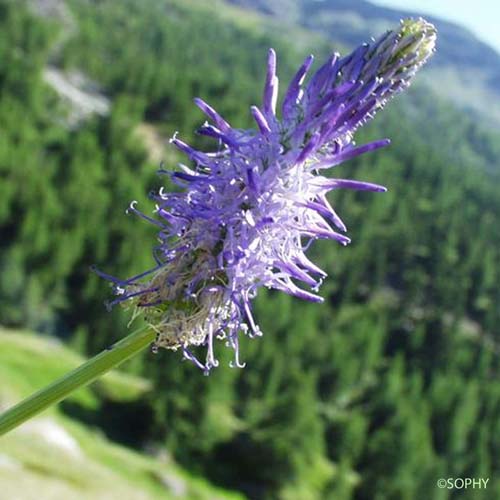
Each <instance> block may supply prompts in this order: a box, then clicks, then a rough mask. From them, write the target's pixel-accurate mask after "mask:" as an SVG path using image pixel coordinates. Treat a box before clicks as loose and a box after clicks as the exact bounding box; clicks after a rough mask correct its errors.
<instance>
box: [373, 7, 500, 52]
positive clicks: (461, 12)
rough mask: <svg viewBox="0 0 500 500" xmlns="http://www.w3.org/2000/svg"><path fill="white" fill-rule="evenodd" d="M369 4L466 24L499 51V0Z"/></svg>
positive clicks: (478, 36)
mask: <svg viewBox="0 0 500 500" xmlns="http://www.w3.org/2000/svg"><path fill="white" fill-rule="evenodd" d="M370 1H371V2H372V3H375V4H378V5H384V6H387V7H394V8H399V9H406V10H411V11H414V12H418V13H421V14H431V15H434V16H437V17H441V18H443V19H446V20H448V21H453V22H455V23H458V24H461V25H462V26H465V27H466V28H468V29H469V30H470V31H472V32H473V33H474V34H475V35H476V36H477V38H479V39H480V40H482V41H484V42H486V43H488V44H489V45H491V46H492V47H493V48H495V49H496V50H497V52H500V1H499V0H370Z"/></svg>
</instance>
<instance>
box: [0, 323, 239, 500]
mask: <svg viewBox="0 0 500 500" xmlns="http://www.w3.org/2000/svg"><path fill="white" fill-rule="evenodd" d="M82 361H83V360H82V358H80V357H79V356H78V355H76V354H75V353H74V352H72V351H70V350H69V349H68V348H66V347H64V346H63V345H62V344H59V343H57V342H56V341H54V340H53V339H50V338H43V337H41V336H37V335H33V334H31V333H26V332H15V331H7V330H3V329H0V381H1V384H0V407H1V408H2V409H5V408H6V407H7V406H9V405H11V404H13V403H14V402H16V401H18V400H19V399H21V398H22V397H24V396H27V395H29V394H30V393H32V392H33V391H35V390H37V389H38V388H40V387H42V386H44V385H45V384H47V383H49V382H50V381H52V380H53V379H54V378H56V377H58V376H60V375H62V374H63V373H65V372H66V371H67V370H69V369H71V368H73V367H75V366H76V365H78V364H79V363H81V362H82ZM149 389H150V387H149V383H148V382H147V381H146V380H144V379H141V378H138V377H133V376H130V375H126V374H123V373H120V372H113V373H109V374H108V375H107V376H105V377H103V379H102V380H101V381H99V382H97V383H95V384H93V385H91V386H90V387H88V388H84V389H81V390H80V391H78V392H77V393H75V394H74V395H73V396H72V401H73V402H75V403H78V404H79V405H81V406H84V407H86V408H93V407H96V406H97V405H98V403H99V398H100V397H103V395H106V397H107V398H108V399H112V400H114V401H126V400H134V399H136V398H138V397H139V396H140V395H142V394H144V392H145V391H148V390H149ZM131 432H133V429H131ZM89 498H92V499H93V500H101V499H102V500H104V499H105V500H114V499H120V500H149V499H170V498H189V499H200V500H201V499H213V500H215V499H238V498H242V497H241V496H239V495H237V494H231V493H228V492H225V491H223V490H220V489H217V488H215V487H213V486H211V485H210V484H209V483H208V482H207V481H205V480H204V479H203V478H197V477H194V476H193V475H190V474H188V473H187V472H186V471H184V470H183V469H182V468H180V467H179V466H177V465H176V464H175V463H174V462H173V461H172V460H171V459H170V458H169V456H168V453H166V452H165V453H163V454H157V456H155V457H153V456H149V455H145V454H141V453H138V452H137V451H134V450H132V449H128V448H125V447H123V446H120V445H117V444H116V443H113V442H111V441H109V440H108V439H107V438H106V437H105V436H104V435H103V433H102V432H100V431H99V430H97V429H91V428H89V427H87V426H86V425H84V424H82V423H80V422H77V421H75V420H73V419H71V418H69V417H68V416H65V415H64V414H63V413H62V412H61V411H60V410H58V409H57V408H52V409H50V410H48V411H46V412H45V413H43V414H42V415H40V416H38V417H37V418H35V419H33V420H31V421H29V422H27V423H25V424H24V425H22V426H21V427H19V428H18V429H16V430H15V431H12V432H11V433H9V434H7V435H6V436H4V437H2V438H0V500H32V499H33V500H35V499H36V500H61V499H64V500H83V499H85V500H87V499H89Z"/></svg>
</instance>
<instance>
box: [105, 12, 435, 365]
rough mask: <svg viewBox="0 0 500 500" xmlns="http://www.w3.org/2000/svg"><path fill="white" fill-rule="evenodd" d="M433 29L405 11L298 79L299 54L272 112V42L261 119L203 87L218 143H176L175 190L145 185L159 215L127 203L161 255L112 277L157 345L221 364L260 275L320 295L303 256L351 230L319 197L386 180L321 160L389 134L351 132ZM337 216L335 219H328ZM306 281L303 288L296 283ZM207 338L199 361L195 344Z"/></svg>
mask: <svg viewBox="0 0 500 500" xmlns="http://www.w3.org/2000/svg"><path fill="white" fill-rule="evenodd" d="M435 38H436V30H435V28H434V26H432V25H431V24H429V23H427V22H426V21H424V20H423V19H418V20H411V19H410V20H405V21H402V22H401V25H400V26H399V28H398V29H397V30H394V31H388V32H387V33H385V34H384V35H383V36H382V37H380V38H379V39H378V40H376V41H374V42H373V43H372V44H363V45H361V46H360V47H358V48H357V49H356V50H354V52H352V54H350V55H348V56H346V57H340V56H339V55H338V54H334V55H332V56H331V57H330V58H329V59H328V60H327V61H326V63H325V64H324V65H323V66H321V67H320V68H319V69H318V70H317V71H316V72H315V73H314V75H312V77H311V78H310V79H309V80H308V81H307V83H304V81H305V78H306V75H307V73H308V71H309V69H310V67H311V65H312V62H313V57H312V56H309V57H307V58H306V59H305V61H304V63H303V64H302V66H301V67H300V68H299V70H298V71H297V73H296V75H295V76H294V78H293V79H292V81H291V82H290V84H289V86H288V89H287V91H286V93H285V96H284V100H283V104H282V106H281V113H277V112H276V106H277V95H278V78H277V76H276V54H275V52H274V51H273V50H272V49H271V50H270V51H269V55H268V60H267V76H266V81H265V86H264V94H263V103H262V107H261V108H258V107H256V106H252V107H251V113H252V115H253V117H254V119H255V122H256V124H257V127H258V130H240V129H237V128H234V127H232V126H231V125H230V124H229V123H228V122H227V121H226V120H225V119H224V118H223V117H222V116H220V115H219V114H218V113H217V112H216V111H215V110H214V109H213V108H212V107H211V106H209V105H208V104H207V103H206V102H204V101H203V100H201V99H198V98H197V99H195V103H196V105H197V106H198V107H199V108H200V109H201V110H202V111H203V112H204V113H205V114H206V115H207V116H208V118H209V119H210V122H211V123H208V122H206V123H205V124H204V125H203V126H202V127H201V128H200V130H199V131H198V132H199V133H200V134H203V135H206V136H209V137H212V138H214V139H216V140H217V141H218V145H219V147H218V148H217V149H216V151H214V152H210V153H206V152H202V151H198V150H196V149H194V148H193V147H191V146H189V145H188V144H186V143H185V142H183V141H182V140H180V139H179V138H177V136H175V135H174V137H173V138H172V140H171V143H172V144H173V145H174V146H175V147H177V148H178V149H179V150H180V151H181V152H183V153H185V154H186V156H187V157H188V158H189V160H191V163H192V166H187V165H184V164H180V165H179V170H178V171H175V172H169V171H165V170H160V173H161V174H166V175H169V176H170V178H171V180H172V181H173V182H174V183H175V184H177V185H178V186H180V187H181V188H182V189H181V190H180V191H178V192H165V191H164V190H163V189H162V190H160V192H159V193H155V194H152V195H151V196H152V198H153V199H154V200H155V201H156V204H157V205H156V215H157V218H156V219H155V218H151V217H149V216H147V215H145V214H144V213H142V212H140V211H139V210H138V209H137V208H136V206H135V205H136V204H135V202H133V203H132V204H131V205H130V208H129V211H130V212H133V213H135V214H137V215H139V216H140V217H142V218H144V219H146V220H147V221H148V222H150V223H152V224H155V225H156V226H157V227H158V229H159V233H158V237H159V244H158V245H157V246H156V247H155V248H154V251H153V254H154V257H155V260H156V265H155V267H154V268H153V269H150V270H148V271H146V272H144V273H142V274H140V275H138V276H134V277H132V278H130V279H127V280H120V279H117V278H114V277H112V276H109V275H107V274H105V273H102V272H101V271H97V272H98V273H99V274H100V275H101V276H103V277H104V278H106V279H108V280H110V281H111V282H112V283H113V284H114V288H115V292H116V293H117V295H118V297H117V298H116V299H115V300H114V301H113V302H112V303H111V305H113V304H116V303H126V304H133V305H134V306H135V312H136V313H143V314H144V318H145V320H146V321H147V323H148V324H149V325H150V326H151V328H153V329H154V330H155V331H156V333H157V337H156V341H155V343H154V345H153V349H154V350H156V349H158V348H159V347H164V348H167V349H173V350H177V349H181V350H182V353H183V355H184V357H185V358H187V359H189V360H191V361H192V362H193V363H195V364H196V365H197V366H199V367H200V368H201V369H202V370H204V372H205V373H208V372H209V371H210V369H211V368H212V367H215V366H217V365H218V361H217V359H216V356H215V352H214V339H216V338H217V339H222V340H224V341H225V342H226V344H227V345H228V346H229V347H231V348H232V349H233V350H234V356H235V357H234V361H233V362H232V366H237V367H243V366H244V364H243V363H241V361H240V359H239V348H238V335H239V333H240V332H243V333H244V334H247V335H248V336H250V337H253V336H260V335H261V331H260V329H259V327H258V326H257V324H256V322H255V321H254V318H253V315H252V311H251V301H252V299H253V298H254V297H255V296H256V294H257V291H258V290H259V288H261V287H267V288H270V289H275V290H281V291H283V292H285V293H287V294H289V295H293V296H295V297H299V298H301V299H305V300H309V301H313V302H321V301H322V300H323V299H322V298H321V297H320V296H319V295H318V294H317V292H318V289H319V287H320V285H321V282H322V280H323V279H324V278H325V277H326V274H325V272H324V271H323V270H321V269H320V268H319V267H317V266H316V265H315V264H314V263H313V262H311V261H310V260H309V259H308V258H307V256H306V250H307V248H308V247H309V245H310V244H311V242H313V241H314V240H316V239H318V238H329V239H333V240H336V241H338V242H339V243H340V244H342V245H346V244H348V243H349V242H350V240H349V238H348V237H347V236H345V234H343V233H344V232H345V231H346V227H345V225H344V223H343V222H342V220H341V219H340V217H339V216H338V215H337V214H336V212H335V211H334V209H333V208H332V206H331V205H330V203H329V202H328V200H327V198H326V194H327V193H328V192H329V191H331V190H335V189H340V188H347V189H358V190H368V191H385V190H386V189H385V188H384V187H383V186H379V185H376V184H371V183H368V182H361V181H355V180H347V179H337V178H329V177H326V176H324V175H322V172H323V171H324V170H326V169H329V168H331V167H334V166H335V165H338V164H340V163H342V162H344V161H346V160H348V159H351V158H354V157H356V156H358V155H360V154H363V153H366V152H368V151H374V150H376V149H378V148H381V147H384V146H386V145H387V144H389V141H388V140H387V139H382V140H378V141H375V142H371V143H369V144H365V145H362V146H356V145H355V143H354V142H353V134H354V132H355V131H356V130H357V128H358V127H359V126H361V125H362V124H364V123H365V122H367V121H368V120H369V119H370V118H372V117H373V116H374V114H375V113H376V112H377V111H378V110H379V109H380V108H382V107H383V106H384V104H385V103H386V102H387V101H388V100H389V99H390V98H391V97H392V96H393V95H394V94H396V93H398V92H400V91H402V90H404V89H405V88H406V87H408V85H409V84H410V81H411V79H412V78H413V76H414V75H415V73H416V72H417V70H418V69H419V68H420V67H421V66H422V65H423V64H424V63H425V62H426V61H427V59H428V58H429V57H430V55H431V54H432V52H433V51H434V43H435ZM332 226H334V227H335V228H336V229H333V227H332ZM297 282H301V283H303V285H305V286H306V287H307V288H308V289H305V288H304V287H303V286H302V287H301V286H299V285H298V284H297ZM201 345H203V346H206V351H207V353H206V358H205V360H204V362H202V361H200V360H199V359H198V358H197V357H196V356H195V354H194V352H193V346H201Z"/></svg>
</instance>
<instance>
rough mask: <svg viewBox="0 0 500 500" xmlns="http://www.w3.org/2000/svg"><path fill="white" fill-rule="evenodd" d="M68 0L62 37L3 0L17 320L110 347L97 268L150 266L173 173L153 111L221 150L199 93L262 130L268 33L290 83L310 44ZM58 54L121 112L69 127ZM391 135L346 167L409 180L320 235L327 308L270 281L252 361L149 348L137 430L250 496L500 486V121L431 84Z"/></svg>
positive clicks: (197, 12) (2, 142)
mask: <svg viewBox="0 0 500 500" xmlns="http://www.w3.org/2000/svg"><path fill="white" fill-rule="evenodd" d="M68 4H69V5H70V7H71V10H72V12H73V15H74V17H75V19H76V21H77V29H76V30H75V32H74V33H72V34H71V36H70V37H69V38H68V40H67V41H66V43H65V44H64V46H63V47H62V48H61V49H60V51H59V52H58V53H57V54H53V53H51V50H50V47H51V44H53V43H54V40H55V37H56V36H57V30H55V29H54V26H53V24H52V23H49V22H48V21H43V20H41V19H39V18H36V17H34V16H33V15H32V14H30V13H29V11H28V10H23V9H22V8H19V6H16V7H13V4H12V3H9V2H5V1H4V2H0V10H1V12H0V13H1V15H0V91H1V99H0V132H1V133H0V241H1V247H0V271H1V272H0V298H1V302H0V315H1V322H2V324H5V325H9V326H25V327H30V328H33V329H36V330H38V331H44V332H49V333H51V334H54V335H58V336H59V337H63V338H68V339H70V340H72V342H73V343H74V345H80V346H82V349H85V350H86V352H87V353H89V354H90V353H94V352H96V351H97V350H100V349H102V348H103V347H105V346H106V345H108V344H110V343H111V342H113V341H114V340H115V339H117V338H120V337H121V336H123V334H124V332H125V331H126V328H127V322H128V314H127V313H126V312H125V313H124V312H123V311H121V310H119V309H117V310H114V311H113V312H112V313H107V312H106V311H105V309H104V307H103V306H102V302H103V301H104V300H105V299H106V298H109V294H110V291H109V289H108V287H107V286H106V284H105V283H104V282H103V281H102V280H100V279H98V278H97V277H96V276H95V275H93V274H92V273H91V272H90V271H89V269H88V268H89V266H90V265H91V264H98V266H99V267H100V268H101V269H103V270H105V271H106V272H108V273H110V274H113V275H118V276H128V275H132V274H134V273H138V272H141V271H142V270H144V269H147V268H148V266H150V265H151V263H152V258H151V248H152V246H153V245H154V241H155V239H154V238H155V236H154V228H152V227H149V226H148V225H146V224H144V223H142V222H141V221H137V220H130V219H129V218H127V217H125V215H124V213H123V212H124V209H125V208H126V206H127V204H128V202H129V201H130V200H134V199H136V200H139V202H140V203H141V206H142V207H144V210H145V211H146V212H147V211H148V208H147V207H150V204H149V202H148V201H147V200H146V194H147V193H148V191H149V190H150V189H156V188H157V187H158V180H157V179H156V178H155V175H154V174H155V166H154V165H152V164H151V162H150V160H149V159H148V151H147V150H146V149H145V146H144V145H143V144H142V143H141V141H140V139H139V137H138V135H137V133H136V131H137V127H138V126H139V125H141V124H144V122H147V123H148V124H149V125H153V126H154V127H155V129H156V130H158V131H159V133H160V134H163V135H165V136H168V135H171V134H173V132H174V131H175V130H179V131H180V132H181V133H182V135H183V137H187V138H188V139H190V140H191V139H192V140H194V141H196V142H197V143H198V144H201V145H203V144H204V142H203V141H202V140H201V139H200V138H196V137H194V138H193V137H191V136H190V134H191V133H192V130H194V129H195V128H196V127H197V125H199V124H200V123H201V121H202V120H203V118H202V116H201V113H199V112H198V111H197V110H196V108H195V107H194V106H193V104H192V102H191V100H192V97H194V96H196V95H200V96H202V97H203V98H205V99H206V100H207V101H208V102H212V103H214V104H216V107H217V109H220V110H221V112H222V113H223V114H224V116H226V117H227V118H228V120H229V121H231V123H234V124H239V125H241V126H242V127H243V126H247V125H248V124H249V113H248V106H249V105H250V104H252V103H255V102H258V100H259V94H260V89H261V82H262V76H263V70H264V64H263V63H264V60H265V54H266V51H267V48H268V47H269V46H271V45H272V46H274V47H275V48H276V49H277V51H278V53H279V56H280V77H281V78H282V81H286V80H287V77H288V76H289V75H290V73H291V68H292V67H293V66H296V65H297V64H298V63H299V61H300V58H299V54H297V53H296V51H294V49H293V48H290V47H287V46H286V44H285V41H284V40H282V39H281V38H278V39H270V38H269V37H268V36H265V35H262V34H259V33H258V32H257V31H256V30H252V29H250V28H244V27H243V26H242V25H238V24H235V23H231V22H229V21H228V20H227V19H226V20H224V21H223V20H222V19H220V18H219V17H218V16H217V15H214V14H213V12H210V11H209V10H207V7H206V6H204V5H205V4H204V3H202V4H200V5H196V4H193V3H192V4H185V3H183V2H180V1H173V0H169V1H167V0H162V1H157V0H155V1H153V0H146V1H144V2H135V1H132V0H126V1H125V0H124V1H122V2H113V1H111V0H104V1H100V2H83V1H80V0H71V1H69V2H68ZM53 33H54V34H53ZM49 57H51V58H52V59H53V60H55V62H57V64H58V65H59V66H60V67H63V68H65V70H66V71H71V70H75V69H77V70H81V71H84V72H85V73H86V74H88V75H89V76H90V77H92V78H93V79H95V80H96V81H98V82H99V84H101V85H102V86H103V88H104V91H105V93H106V95H107V96H108V97H109V98H110V99H111V100H112V109H111V113H110V114H109V116H106V117H102V118H91V119H89V120H87V121H86V122H84V123H82V124H80V125H79V126H78V127H73V128H71V127H67V126H65V125H64V123H65V122H64V114H63V113H64V109H63V107H62V106H60V104H59V100H58V98H57V96H56V95H55V93H54V92H53V91H52V90H51V89H50V88H49V87H48V86H47V85H46V84H45V83H44V81H43V68H44V67H45V65H46V64H47V62H48V60H49ZM292 62H293V64H292ZM405 99H406V100H405ZM382 136H389V137H391V139H392V141H393V145H392V146H391V147H390V148H388V149H387V150H385V151H383V152H378V153H374V154H371V155H370V156H366V157H363V158H361V159H360V160H358V161H353V162H350V163H348V164H345V165H342V166H339V167H337V168H338V169H339V171H338V173H337V172H335V175H338V176H339V177H347V178H359V179H366V180H370V181H373V182H379V183H382V184H385V185H387V186H388V187H389V192H388V193H387V194H384V195H373V194H367V193H354V192H342V193H341V192H338V193H335V194H334V195H333V197H332V202H333V203H334V205H335V206H336V207H338V209H339V212H340V213H341V214H342V215H343V217H344V218H345V220H346V222H347V225H348V226H349V227H350V228H351V229H350V235H351V236H352V238H353V243H352V244H351V245H350V246H349V247H348V248H340V247H336V246H335V245H333V244H332V243H325V242H320V243H318V244H317V245H316V246H313V248H312V249H311V250H312V253H313V258H314V259H315V260H318V261H319V263H320V265H321V266H322V267H323V268H324V269H325V270H326V271H327V272H328V273H329V275H330V277H329V278H328V279H327V281H326V282H325V284H324V287H323V292H322V294H323V296H324V297H325V298H326V303H325V304H324V305H313V304H306V303H301V302H299V301H297V300H293V299H291V298H289V297H287V296H284V295H283V294H278V293H272V292H270V293H262V294H261V295H260V296H259V297H258V299H257V301H256V303H257V313H256V316H257V318H258V320H259V322H260V323H261V326H262V329H263V331H264V337H263V338H262V339H260V340H255V341H250V340H245V341H243V342H242V353H243V356H244V358H245V361H247V364H248V367H247V369H245V370H244V371H237V370H230V369H229V368H226V365H227V361H228V355H229V354H228V353H226V352H224V351H222V353H221V360H220V361H221V365H222V366H221V368H219V369H218V370H215V372H214V373H213V375H211V376H210V377H209V378H205V377H203V376H202V375H201V374H200V373H198V371H196V370H195V369H194V368H193V367H192V366H191V365H188V364H185V363H180V360H179V355H178V353H171V352H161V353H159V354H158V355H157V356H155V357H153V356H148V357H147V359H145V360H144V363H141V362H140V361H136V362H135V363H133V365H132V366H131V368H130V369H131V370H132V371H136V372H141V373H143V374H145V375H146V376H147V377H148V378H149V379H150V380H151V381H152V383H153V385H154V390H153V391H151V393H150V394H149V395H148V396H147V398H148V399H147V401H146V402H145V403H144V404H145V405H146V406H147V408H148V409H149V411H150V412H151V414H152V419H151V421H152V423H151V425H149V422H147V423H144V427H145V428H144V429H141V440H142V441H143V443H139V444H144V443H146V442H154V443H156V445H166V446H167V447H168V449H169V450H170V451H171V452H172V453H173V454H174V456H175V457H176V458H177V459H178V460H179V461H180V462H181V463H182V464H184V465H185V466H187V467H189V468H191V469H192V470H194V471H196V472H197V473H202V474H204V475H207V476H208V477H210V478H212V479H213V480H215V481H217V482H218V483H220V484H224V485H226V486H230V487H232V488H237V489H240V490H242V491H244V492H245V493H246V494H247V495H249V496H250V497H252V498H264V499H266V498H269V499H271V498H283V499H290V500H294V499H301V500H302V499H306V500H307V499H315V498H335V499H344V498H345V499H349V498H356V499H365V498H366V499H371V498H377V499H392V498H394V499H399V498H403V499H420V498H447V496H446V495H447V493H448V490H446V491H443V490H439V489H438V488H436V486H435V482H436V480H437V479H438V478H439V477H450V476H453V477H466V476H467V477H474V476H475V477H490V482H489V484H488V490H487V493H488V495H486V496H484V498H494V497H495V496H499V495H500V481H499V480H498V479H495V478H496V477H499V472H500V462H499V460H498V458H497V457H498V454H497V453H496V450H497V449H498V446H500V442H499V440H500V438H499V436H500V427H499V424H498V422H499V421H500V418H499V417H500V403H499V402H500V383H499V382H498V380H497V379H498V374H499V362H498V358H497V352H498V341H499V340H498V338H497V336H498V334H497V331H496V325H498V324H499V322H500V309H499V308H498V307H497V306H496V305H497V304H498V301H499V299H500V285H499V283H500V265H499V264H500V234H499V232H498V229H497V227H496V226H497V220H498V218H499V216H500V196H499V195H498V190H497V188H496V186H497V183H498V177H499V175H500V170H499V169H498V160H497V158H498V153H499V152H500V151H499V150H498V134H496V133H493V132H490V131H487V130H484V129H483V128H482V127H481V126H480V125H478V124H476V123H475V122H474V121H472V120H471V119H469V118H468V117H467V116H465V115H463V114H460V113H458V112H457V111H455V110H453V109H451V108H449V107H448V106H446V105H445V104H442V103H439V102H436V100H435V99H434V98H433V97H432V96H431V97H430V96H429V95H428V94H427V92H426V91H424V89H419V88H418V87H417V88H416V89H415V90H413V91H412V92H411V93H409V94H408V95H407V96H405V97H403V98H400V101H398V102H395V103H392V104H391V105H390V106H389V109H388V110H387V111H384V112H383V113H382V114H381V116H380V117H379V118H377V119H376V120H375V122H374V123H373V124H371V125H368V126H367V130H366V131H365V132H363V133H362V134H360V136H359V137H358V142H360V143H361V142H363V141H365V140H369V139H371V138H374V137H382ZM168 160H169V163H170V161H172V162H174V161H175V158H174V157H173V155H172V156H169V158H168ZM82 405H83V403H82ZM73 410H74V409H73ZM132 413H133V412H128V413H124V415H125V417H124V420H126V418H131V419H132V416H131V415H132ZM135 444H137V443H135ZM471 491H472V490H471ZM471 491H469V492H467V491H464V492H463V497H464V498H473V496H472V494H471ZM473 493H474V495H477V494H481V493H478V491H477V490H475V491H474V492H473ZM474 498H477V497H474Z"/></svg>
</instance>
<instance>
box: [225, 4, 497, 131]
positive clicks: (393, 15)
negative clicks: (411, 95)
mask: <svg viewBox="0 0 500 500" xmlns="http://www.w3.org/2000/svg"><path fill="white" fill-rule="evenodd" d="M227 1H228V2H230V3H231V4H234V5H238V6H240V7H244V8H246V9H253V10H257V11H258V12H260V13H261V14H262V15H264V16H267V17H269V18H272V19H274V20H275V21H276V23H279V24H281V25H282V26H283V29H287V30H289V29H290V27H291V26H293V25H298V26H301V27H302V28H306V29H308V30H310V31H312V32H316V33H321V34H323V35H324V36H326V37H328V38H329V39H330V40H331V41H332V42H334V43H339V42H340V43H341V44H342V45H347V46H349V47H352V46H354V45H358V44H360V43H362V42H365V41H368V40H369V39H370V37H372V36H377V35H378V34H380V33H381V32H382V31H383V30H385V29H388V28H390V27H392V26H394V25H395V24H397V23H398V21H399V19H401V18H404V17H418V16H419V15H421V14H419V13H418V12H412V11H404V10H394V9H390V8H387V7H381V6H378V5H374V4H372V3H370V2H367V1H365V0H325V1H322V2H318V1H316V0H298V1H295V0H258V1H255V2H254V1H251V0H227ZM425 17H426V18H427V19H428V20H429V21H431V22H432V23H434V24H435V25H436V27H437V28H438V45H437V53H436V55H435V57H434V58H433V60H432V61H431V63H430V64H429V67H428V68H427V69H426V71H425V72H424V75H423V77H422V78H423V79H424V80H425V81H426V82H427V84H428V85H429V86H430V87H431V88H432V89H433V91H434V92H436V93H437V94H438V95H440V96H442V97H445V98H447V99H449V100H450V101H452V102H454V103H455V104H456V105H457V106H458V107H460V108H463V109H466V110H468V111H470V112H472V113H473V114H474V115H478V114H479V115H481V117H482V119H483V120H484V121H485V122H486V123H489V124H492V125H494V126H495V127H497V128H500V85H499V84H500V54H498V53H497V52H496V51H495V50H493V49H492V48H491V47H489V46H488V45H487V44H485V43H483V42H481V41H480V40H478V39H477V38H476V37H475V36H474V35H473V34H472V33H470V32H469V31H468V30H467V29H465V28H463V27H461V26H458V25H456V24H454V23H450V22H447V21H445V20H443V19H439V18H436V17H433V16H425Z"/></svg>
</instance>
